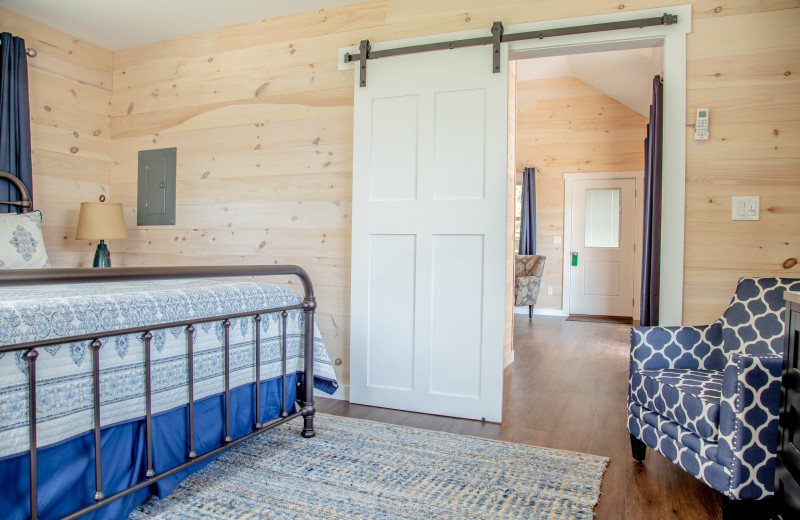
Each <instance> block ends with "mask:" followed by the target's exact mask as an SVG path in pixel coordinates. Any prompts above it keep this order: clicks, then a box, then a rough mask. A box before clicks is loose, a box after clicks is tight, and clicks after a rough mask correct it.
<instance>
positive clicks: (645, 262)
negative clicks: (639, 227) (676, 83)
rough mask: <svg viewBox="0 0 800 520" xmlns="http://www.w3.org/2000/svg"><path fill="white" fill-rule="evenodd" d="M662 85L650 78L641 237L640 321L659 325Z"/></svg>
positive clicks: (657, 77) (644, 323) (643, 323)
mask: <svg viewBox="0 0 800 520" xmlns="http://www.w3.org/2000/svg"><path fill="white" fill-rule="evenodd" d="M663 88H664V85H663V83H662V81H661V76H656V77H655V78H653V104H652V105H650V123H649V124H648V125H647V137H646V138H645V140H644V240H643V242H642V300H641V313H642V315H641V324H642V325H644V326H650V325H658V297H659V287H660V284H661V149H662V148H661V142H662V127H663V124H662V116H663V113H664V106H663V105H664V100H663Z"/></svg>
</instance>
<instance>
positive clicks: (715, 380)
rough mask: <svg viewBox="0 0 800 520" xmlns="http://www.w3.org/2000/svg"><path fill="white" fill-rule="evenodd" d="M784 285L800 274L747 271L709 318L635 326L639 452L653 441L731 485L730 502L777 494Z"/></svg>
mask: <svg viewBox="0 0 800 520" xmlns="http://www.w3.org/2000/svg"><path fill="white" fill-rule="evenodd" d="M786 290H793V291H798V290H800V280H790V279H786V278H743V279H741V280H739V284H738V286H737V287H736V295H735V296H734V297H733V300H732V301H731V303H730V305H729V306H728V308H727V310H726V311H725V313H724V314H723V315H722V317H721V318H720V319H718V320H717V321H715V322H714V323H712V324H711V325H705V326H699V327H635V328H633V329H631V359H630V362H631V366H630V380H629V386H628V430H629V431H630V434H631V450H632V452H633V457H634V459H636V460H637V461H643V460H644V456H645V451H646V446H650V447H651V448H653V449H654V450H656V451H658V452H659V453H661V454H662V455H664V456H665V457H667V458H668V459H670V460H671V461H672V462H674V463H675V464H677V465H678V466H680V467H681V468H683V469H684V470H686V471H688V472H689V473H691V474H692V475H694V476H695V477H697V478H698V479H700V480H701V481H702V482H704V483H706V484H708V485H709V486H711V487H712V488H714V489H716V490H717V491H719V492H721V493H723V494H724V496H725V497H726V500H724V502H723V506H724V508H723V511H725V510H726V509H727V510H728V511H730V510H731V508H733V507H737V506H743V505H745V504H748V506H750V507H752V506H753V505H755V504H762V503H757V502H749V503H748V502H734V501H753V500H764V499H768V498H770V497H771V496H772V494H773V488H774V475H775V452H776V448H777V442H778V437H777V431H778V407H779V403H780V391H781V369H782V362H783V344H784V329H785V323H786V322H785V319H784V308H785V303H784V299H783V293H784V291H786ZM724 514H725V516H726V518H727V516H728V514H730V513H727V512H725V513H724Z"/></svg>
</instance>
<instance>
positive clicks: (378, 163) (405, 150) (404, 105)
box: [370, 96, 417, 200]
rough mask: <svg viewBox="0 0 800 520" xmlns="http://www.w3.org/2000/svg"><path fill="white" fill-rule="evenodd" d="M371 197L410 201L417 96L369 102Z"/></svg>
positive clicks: (414, 187)
mask: <svg viewBox="0 0 800 520" xmlns="http://www.w3.org/2000/svg"><path fill="white" fill-rule="evenodd" d="M371 162H372V165H371V168H370V199H371V200H413V199H415V198H416V192H417V96H399V97H391V98H382V99H375V100H373V101H372V150H371Z"/></svg>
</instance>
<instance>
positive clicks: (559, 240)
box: [553, 235, 561, 244]
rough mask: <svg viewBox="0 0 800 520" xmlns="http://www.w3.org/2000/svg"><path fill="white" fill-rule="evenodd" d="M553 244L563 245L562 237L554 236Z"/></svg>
mask: <svg viewBox="0 0 800 520" xmlns="http://www.w3.org/2000/svg"><path fill="white" fill-rule="evenodd" d="M553 243H554V244H560V243H561V235H553Z"/></svg>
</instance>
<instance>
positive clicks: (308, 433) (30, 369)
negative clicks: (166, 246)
mask: <svg viewBox="0 0 800 520" xmlns="http://www.w3.org/2000/svg"><path fill="white" fill-rule="evenodd" d="M287 275H290V276H296V277H297V278H299V279H300V282H301V283H302V285H303V291H304V295H303V299H302V301H301V302H300V303H298V304H295V305H287V306H282V307H273V308H267V309H260V310H258V311H248V312H239V313H234V314H223V315H215V316H209V317H207V318H203V319H194V320H183V321H173V322H170V323H161V324H158V325H152V326H143V327H135V328H127V329H120V330H113V331H108V332H103V333H99V334H84V335H76V336H69V337H60V338H56V339H48V340H42V341H31V342H27V343H17V344H10V345H0V355H1V354H4V353H8V352H24V354H22V357H23V358H24V360H25V363H27V381H28V382H27V385H28V402H27V407H28V414H29V425H30V427H29V443H30V518H32V519H37V518H38V516H39V513H38V502H37V489H38V480H39V475H38V472H37V451H38V449H37V421H36V414H37V410H36V403H37V401H36V381H37V380H36V369H37V358H38V356H39V349H43V348H45V347H49V346H52V345H57V344H63V343H72V342H91V343H90V347H91V348H90V350H91V352H90V354H91V363H92V369H91V370H92V382H93V393H94V404H93V409H92V414H93V423H94V480H95V492H94V495H93V497H92V498H93V500H94V503H91V504H90V505H88V506H86V507H83V508H82V509H80V510H78V511H75V512H73V513H72V514H70V515H68V516H65V517H63V518H65V519H73V518H79V517H81V516H83V515H85V514H87V513H89V512H92V511H95V510H97V509H100V508H102V507H103V506H105V505H107V504H108V503H110V502H112V501H115V500H117V499H120V498H122V497H125V496H127V495H130V494H131V493H135V492H137V491H139V490H142V489H144V488H146V487H148V486H151V485H152V484H154V483H155V482H157V481H159V480H161V479H164V478H166V477H169V476H172V475H175V474H176V473H178V472H181V471H183V470H185V469H187V468H189V467H191V466H193V465H195V464H198V463H200V462H202V461H205V460H207V459H209V458H211V457H215V456H216V455H218V454H219V453H221V452H222V451H224V450H227V449H229V448H231V447H233V446H236V445H238V444H240V443H242V442H244V441H246V440H248V439H250V438H252V437H254V436H256V435H259V434H261V433H264V432H266V431H268V430H270V429H272V428H274V427H276V426H278V425H281V424H283V423H285V422H287V421H290V420H292V419H295V418H298V417H302V418H303V428H302V433H301V435H302V436H303V437H306V438H310V437H313V436H314V435H315V431H314V414H315V411H316V408H315V406H314V384H313V382H314V312H315V309H316V306H317V304H316V300H315V298H314V290H313V286H312V283H311V279H310V278H309V276H308V274H307V273H306V272H305V270H303V269H302V268H300V267H298V266H293V265H269V266H229V267H205V266H198V267H140V268H132V267H122V268H114V269H45V270H5V271H0V287H8V286H20V290H24V286H30V285H41V284H76V283H89V282H94V283H96V282H116V281H131V280H167V279H181V278H183V279H186V278H222V277H250V276H257V277H262V276H273V277H274V276H287ZM291 310H299V311H302V315H303V330H304V334H303V336H304V338H303V341H304V343H303V344H302V350H303V354H304V366H303V384H302V396H301V395H299V394H298V399H299V400H300V405H301V406H300V410H299V411H298V412H296V413H290V410H292V409H294V406H293V404H292V405H290V404H289V403H287V362H286V359H287V350H286V349H287V337H286V334H287V332H286V331H287V328H286V319H287V315H288V312H289V311H291ZM269 313H278V314H279V315H280V316H281V320H282V323H283V328H282V338H281V349H282V360H283V363H282V364H283V366H282V374H281V385H282V388H281V391H282V393H281V399H282V402H281V406H280V416H279V417H278V418H276V419H274V420H270V421H267V422H262V420H261V419H262V413H261V410H262V408H261V402H260V398H261V392H260V389H259V385H260V383H261V373H260V369H261V358H260V356H261V348H260V346H261V340H260V333H261V327H260V326H259V325H260V323H261V320H262V316H263V315H265V314H269ZM236 318H248V319H252V320H254V322H255V324H256V326H255V357H254V359H255V413H254V416H255V418H256V420H255V421H254V424H253V426H252V431H251V432H250V433H248V434H246V435H244V436H241V437H239V438H236V439H234V438H233V437H232V435H231V381H230V368H231V367H230V362H231V360H230V325H231V320H233V319H236ZM211 322H222V326H223V341H222V347H223V351H224V375H223V377H224V417H223V422H224V438H223V439H222V442H221V444H222V445H221V446H219V447H218V448H216V449H213V450H211V451H208V452H206V453H202V454H199V455H198V453H197V452H196V450H195V429H194V426H195V410H194V404H195V398H194V385H195V377H194V352H193V348H194V345H193V335H194V331H195V327H197V326H199V325H201V324H203V323H211ZM176 327H183V328H185V330H186V331H187V332H188V334H187V335H186V337H187V345H186V349H187V363H188V366H187V381H186V385H187V386H188V439H187V440H188V443H187V444H188V446H189V451H188V453H187V454H186V459H187V460H186V462H184V463H182V464H180V465H178V466H175V467H172V468H171V469H168V470H166V471H162V472H160V473H157V472H156V471H155V469H154V466H153V426H152V415H153V412H152V402H151V400H152V388H151V386H152V381H151V347H152V345H151V343H152V339H153V333H154V331H157V330H159V329H170V328H176ZM122 334H139V335H141V337H142V340H143V348H144V374H145V376H144V384H145V392H144V394H145V395H144V399H145V416H144V420H145V424H146V428H145V435H146V461H147V469H146V473H145V479H144V480H143V481H141V482H138V483H136V484H134V485H132V486H130V487H128V488H126V489H123V490H122V491H117V492H115V493H113V494H111V495H108V496H106V493H105V492H104V488H103V472H102V455H103V453H102V449H101V416H100V414H101V406H100V403H101V397H102V396H101V384H100V374H101V367H100V350H101V349H102V348H103V345H104V340H107V339H108V338H111V337H112V336H118V335H122ZM23 388H24V387H23ZM87 501H88V498H87Z"/></svg>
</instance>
